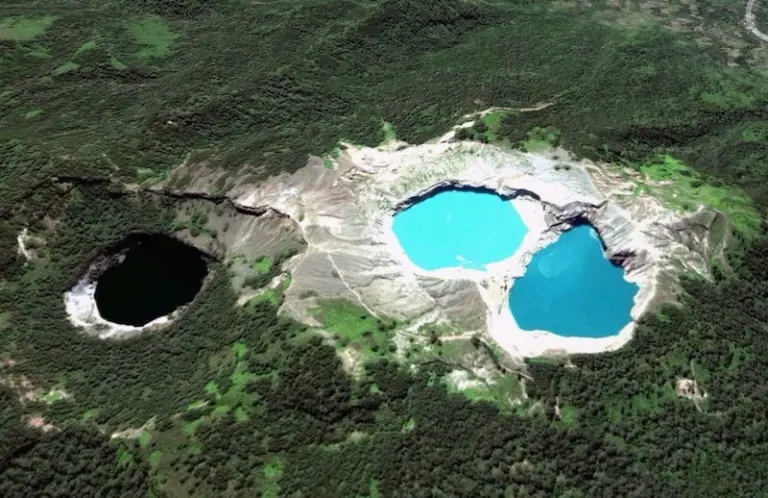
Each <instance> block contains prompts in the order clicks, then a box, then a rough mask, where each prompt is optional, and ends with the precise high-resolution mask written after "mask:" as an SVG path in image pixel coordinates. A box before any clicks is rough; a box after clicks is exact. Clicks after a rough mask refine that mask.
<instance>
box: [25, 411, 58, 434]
mask: <svg viewBox="0 0 768 498" xmlns="http://www.w3.org/2000/svg"><path fill="white" fill-rule="evenodd" d="M24 423H26V424H27V426H28V427H32V428H34V429H40V430H42V431H43V432H49V431H52V430H54V429H56V426H54V425H53V424H50V423H48V422H46V421H45V418H43V416H42V415H39V414H34V415H28V416H26V417H25V418H24Z"/></svg>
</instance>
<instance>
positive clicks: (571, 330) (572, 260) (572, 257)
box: [509, 225, 638, 337]
mask: <svg viewBox="0 0 768 498" xmlns="http://www.w3.org/2000/svg"><path fill="white" fill-rule="evenodd" d="M637 290H638V286H637V285H636V284H633V283H631V282H628V281H627V280H625V279H624V269H623V268H621V267H620V266H617V265H615V264H613V263H612V262H611V261H610V260H609V259H608V258H607V256H606V255H605V252H604V250H603V245H602V243H601V241H600V237H599V236H598V234H597V232H596V231H595V229H594V228H592V227H591V226H588V225H579V226H577V227H575V228H572V229H571V230H568V231H567V232H565V233H563V234H561V235H560V237H559V238H558V239H557V240H556V241H555V242H553V243H552V244H550V245H548V246H547V247H545V248H544V249H542V250H540V251H539V252H537V253H536V254H534V255H533V258H531V262H530V263H529V264H528V267H527V268H526V272H525V275H523V276H522V277H521V278H519V279H517V280H516V281H515V283H514V285H513V286H512V289H511V291H510V293H509V308H510V311H511V312H512V316H513V317H514V318H515V321H516V322H517V324H518V325H519V326H520V328H521V329H523V330H546V331H548V332H552V333H554V334H557V335H560V336H564V337H608V336H612V335H616V334H618V333H619V332H620V331H621V329H622V328H623V327H624V326H625V325H626V324H628V323H629V322H630V321H631V319H632V318H631V316H630V310H631V309H632V305H633V300H634V297H635V294H637Z"/></svg>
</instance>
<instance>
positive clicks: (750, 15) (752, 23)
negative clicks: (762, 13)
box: [744, 0, 768, 43]
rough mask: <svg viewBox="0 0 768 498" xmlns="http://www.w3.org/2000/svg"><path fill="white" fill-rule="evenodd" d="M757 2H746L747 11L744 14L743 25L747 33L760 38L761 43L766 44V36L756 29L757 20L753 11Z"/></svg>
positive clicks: (767, 39) (767, 38) (753, 0)
mask: <svg viewBox="0 0 768 498" xmlns="http://www.w3.org/2000/svg"><path fill="white" fill-rule="evenodd" d="M757 1H758V0H748V1H747V10H746V12H745V14H744V24H746V26H747V31H749V32H750V33H752V34H753V35H755V36H756V37H758V38H760V39H761V40H762V41H764V42H766V43H768V35H766V34H765V33H763V32H762V31H760V29H759V28H758V27H757V19H756V18H755V12H754V9H755V7H757Z"/></svg>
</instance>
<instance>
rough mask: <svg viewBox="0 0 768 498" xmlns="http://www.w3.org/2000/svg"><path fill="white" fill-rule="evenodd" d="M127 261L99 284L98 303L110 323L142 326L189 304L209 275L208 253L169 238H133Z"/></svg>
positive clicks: (110, 270)
mask: <svg viewBox="0 0 768 498" xmlns="http://www.w3.org/2000/svg"><path fill="white" fill-rule="evenodd" d="M120 246H122V247H123V248H125V249H124V252H123V254H124V259H123V261H122V262H119V263H116V264H114V265H113V266H111V267H110V268H108V269H107V270H106V271H105V272H104V273H103V274H102V275H101V277H99V279H98V282H97V284H96V295H95V299H96V305H97V306H98V308H99V313H100V314H101V316H102V317H103V318H104V319H105V320H107V321H110V322H113V323H120V324H124V325H133V326H137V327H139V326H142V325H145V324H146V323H148V322H150V321H152V320H154V319H155V318H158V317H161V316H165V315H167V314H169V313H171V312H172V311H174V310H175V309H177V308H178V307H179V306H182V305H184V304H187V303H189V302H191V301H192V300H193V299H194V297H195V296H196V295H197V293H198V292H199V291H200V288H201V287H202V285H203V280H204V279H205V276H206V275H207V273H208V265H207V261H206V255H205V254H204V253H202V252H201V251H199V250H197V249H195V248H194V247H191V246H189V245H187V244H184V243H183V242H180V241H178V240H176V239H174V238H172V237H168V236H166V235H148V234H139V235H132V236H131V237H129V238H128V239H126V240H125V241H124V242H123V243H121V244H120Z"/></svg>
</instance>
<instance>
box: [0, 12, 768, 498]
mask: <svg viewBox="0 0 768 498" xmlns="http://www.w3.org/2000/svg"><path fill="white" fill-rule="evenodd" d="M755 12H756V15H758V16H759V15H760V13H761V12H762V11H761V10H759V9H757V10H756V11H755ZM743 15H744V5H743V4H742V2H735V3H731V2H728V3H724V2H719V1H714V0H711V1H706V0H705V1H703V2H697V3H696V4H691V3H684V2H671V3H665V4H656V3H653V2H623V3H622V4H621V5H620V6H618V5H614V3H613V2H600V1H597V2H590V3H586V2H585V3H581V2H560V1H559V2H546V1H545V2H535V3H533V4H531V3H530V2H518V1H510V2H496V3H494V2H471V1H464V2H462V1H458V0H442V1H434V0H430V1H426V2H425V1H421V2H413V1H408V0H384V1H372V0H370V1H369V0H365V1H345V0H325V1H320V2H304V1H301V0H298V1H296V2H277V1H275V2H248V1H244V0H243V1H237V0H235V1H229V2H224V1H219V2H216V1H213V0H210V1H205V0H197V1H194V0H186V1H184V0H179V1H167V0H166V1H162V0H140V1H134V2H127V1H114V2H103V1H91V0H68V1H64V2H57V3H55V4H53V3H49V2H42V1H31V2H24V3H15V4H9V5H5V6H3V7H2V9H1V10H0V16H2V18H0V48H1V50H0V54H2V55H1V56H0V164H1V165H2V168H0V213H1V215H0V278H1V279H2V280H1V282H0V365H1V366H0V384H1V387H0V397H1V398H2V399H1V400H0V419H1V420H2V423H0V495H1V496H10V497H16V496H34V495H42V496H45V495H49V496H53V495H64V496H147V495H148V494H149V495H151V496H253V495H254V494H261V495H262V496H313V497H319V496H369V497H374V496H387V497H388V496H473V497H477V496H484V497H485V496H489V497H493V496H499V497H501V496H521V497H522V496H539V497H545V496H560V497H566V496H567V497H592V496H655V497H664V496H674V497H683V496H690V497H697V498H698V497H701V496H749V497H754V496H761V495H762V494H763V493H764V490H765V489H766V482H765V478H764V468H765V466H766V464H767V463H768V462H766V455H768V440H767V437H768V436H767V434H768V431H766V430H765V424H766V414H767V413H768V406H766V403H768V401H767V400H768V392H767V390H768V387H766V382H765V376H766V374H767V373H768V349H767V348H768V343H767V342H766V341H765V340H764V335H765V329H766V326H767V325H768V266H766V263H765V261H766V253H767V252H768V234H766V233H765V229H764V227H763V226H762V224H761V222H760V218H761V217H762V215H763V214H764V212H765V208H766V206H768V181H766V180H768V170H766V164H768V157H766V155H768V148H766V147H765V140H766V135H768V115H766V110H765V109H766V100H768V85H766V80H765V72H764V69H762V68H764V67H765V63H766V61H767V54H766V47H765V46H764V45H763V44H762V42H761V41H760V40H758V39H756V38H754V37H753V36H752V35H751V34H750V33H748V32H747V31H746V30H744V28H743V26H741V25H740V24H739V22H740V21H741V20H742V18H743ZM489 107H499V108H504V109H512V111H509V112H493V113H489V114H486V115H484V116H483V118H482V119H480V120H478V122H477V123H476V124H475V125H474V126H472V127H471V128H467V129H465V130H463V131H461V133H460V134H459V138H462V139H470V138H472V139H476V140H480V141H485V142H492V143H496V144H500V145H503V146H507V147H516V148H526V149H528V150H533V149H535V148H537V147H541V146H542V145H544V144H547V145H552V144H557V145H559V146H561V147H563V148H565V149H567V150H570V151H571V152H573V153H575V154H577V155H580V156H585V157H589V158H591V159H594V160H598V161H605V162H609V163H612V164H614V165H618V166H621V167H625V168H628V171H630V172H637V173H633V174H640V175H647V176H649V177H653V178H654V179H655V180H658V181H659V182H660V183H659V184H655V185H654V186H652V187H644V186H643V185H642V184H640V183H639V184H638V188H639V189H642V188H653V189H655V190H656V193H657V194H658V195H661V196H664V195H665V194H667V193H668V192H670V190H668V189H665V187H664V181H669V182H674V184H675V187H676V189H675V190H674V192H675V195H674V196H669V198H668V199H667V200H668V201H669V202H670V203H676V204H677V206H678V207H680V208H681V209H692V208H693V207H695V205H697V204H698V203H705V204H707V205H709V206H712V207H714V208H717V209H720V210H721V211H722V212H723V213H725V214H727V215H728V219H729V220H730V222H731V226H728V224H722V225H718V226H717V227H715V228H716V229H718V230H730V231H731V232H732V234H733V235H732V236H730V237H729V242H728V244H727V249H726V250H725V254H724V255H718V257H716V258H713V261H712V265H713V266H712V275H713V277H712V278H711V279H710V280H706V279H702V278H697V277H696V276H691V277H690V278H689V279H687V280H686V281H685V282H684V284H683V288H684V292H682V293H681V294H680V295H679V296H677V301H678V304H677V305H669V306H665V307H662V308H660V309H658V310H657V311H656V312H655V313H651V314H648V315H646V316H645V317H644V318H643V319H642V321H641V324H640V326H639V327H638V328H637V330H636V333H635V336H634V339H633V340H632V342H630V343H629V344H628V345H627V346H625V347H624V348H622V349H621V350H619V351H616V352H613V353H608V354H601V355H585V356H571V357H562V358H552V357H549V358H541V359H531V360H528V361H527V362H526V364H525V365H522V366H518V365H511V366H510V365H508V364H507V363H506V359H505V358H504V357H503V355H500V354H499V351H498V350H497V349H496V348H495V347H494V345H493V344H492V343H486V342H483V341H481V340H479V339H476V338H474V337H472V336H470V337H465V338H462V340H447V339H446V338H447V337H452V336H457V335H461V330H458V331H444V330H440V329H439V328H430V329H428V330H422V331H420V334H422V335H423V336H425V337H427V340H428V345H427V347H422V348H414V351H412V352H411V353H410V356H409V357H408V358H407V363H409V364H415V365H417V368H415V369H413V370H412V369H410V368H405V367H404V366H403V363H400V362H399V361H395V360H394V359H393V356H392V354H391V351H390V348H391V347H392V343H391V341H390V337H391V331H392V330H394V329H395V328H397V327H399V326H403V324H399V323H396V322H394V321H392V320H391V319H389V318H388V317H383V316H379V317H375V316H373V315H371V314H370V313H369V312H367V311H366V310H365V309H362V308H359V307H357V306H355V304H354V303H352V302H350V301H348V300H326V301H322V300H320V301H319V302H318V304H317V307H316V308H315V309H314V310H312V313H313V317H314V318H315V319H316V320H317V322H318V324H320V327H319V328H321V329H322V330H324V331H325V333H326V335H325V336H322V337H321V336H318V333H317V332H316V331H315V330H312V329H311V328H308V327H305V326H301V325H299V324H297V323H296V322H295V321H292V320H289V319H287V318H284V317H278V316H277V314H276V309H277V306H278V305H280V304H282V299H283V297H284V292H285V290H286V289H289V288H290V285H291V282H290V281H289V279H288V278H287V277H286V276H285V275H284V274H283V271H282V266H283V264H288V263H290V254H291V253H292V252H295V251H297V250H300V246H301V244H300V243H299V242H296V241H295V240H294V238H293V237H292V236H290V234H289V236H286V235H285V233H286V230H287V228H285V227H283V226H282V223H283V220H282V219H281V218H280V217H279V216H278V215H277V214H275V213H241V212H237V211H236V210H235V209H234V208H233V207H232V206H230V205H228V204H227V202H226V201H224V200H223V199H222V198H221V196H220V195H221V193H222V192H226V191H228V190H229V188H230V187H231V184H232V183H234V182H235V181H236V180H237V179H244V178H247V177H249V175H250V178H249V180H250V181H253V182H255V181H258V180H263V179H266V178H268V177H270V176H273V175H276V174H279V173H281V172H293V171H297V170H299V169H300V168H301V167H303V166H304V165H305V164H306V162H307V157H308V156H309V155H310V154H313V155H316V156H320V157H324V158H325V159H326V162H327V163H328V164H329V165H330V166H331V167H333V161H334V159H335V158H336V156H338V155H339V151H338V150H337V147H338V146H339V141H340V140H347V141H351V142H354V143H362V144H367V145H370V146H375V145H377V144H379V143H380V142H381V141H383V140H384V139H385V138H390V137H389V136H390V135H391V134H392V133H396V135H397V136H398V137H399V138H402V139H404V140H406V141H407V142H409V143H419V142H421V141H424V140H429V139H432V138H434V137H437V136H440V135H441V134H442V133H445V132H446V131H448V130H449V129H450V128H451V127H453V126H454V125H456V124H458V123H460V122H461V121H462V120H463V119H464V118H463V117H464V116H465V115H467V114H469V113H473V112H477V111H481V110H483V109H487V108H489ZM385 124H386V126H385ZM182 164H183V165H184V168H187V169H186V170H184V169H183V168H179V166H180V165H182ZM172 170H173V171H188V172H190V173H189V175H188V176H183V175H182V176H179V177H176V176H173V177H171V175H170V172H171V171H172ZM200 171H208V172H217V174H216V175H213V176H208V177H206V178H210V179H211V181H210V183H209V184H206V185H202V186H201V187H203V188H201V191H204V193H205V196H203V195H193V194H190V195H188V196H181V197H178V196H172V195H161V193H159V192H158V191H151V190H150V189H151V188H152V187H153V186H154V185H157V184H163V185H165V183H164V182H166V183H167V180H168V179H169V178H170V179H172V180H173V182H174V183H173V185H169V186H168V187H173V188H176V189H179V190H184V189H185V187H189V186H190V185H196V184H195V182H198V181H199V179H200V178H201V175H199V174H195V172H200ZM219 172H220V173H219ZM203 177H204V175H203ZM198 186H199V185H198ZM187 190H189V189H187ZM198 193H200V192H198ZM755 210H757V211H755ZM755 213H757V214H755ZM244 216H246V217H248V220H250V219H252V218H253V219H259V220H260V222H259V230H261V232H260V233H261V234H264V235H262V236H261V237H259V238H258V240H262V241H264V243H263V246H259V247H263V254H261V255H259V256H258V257H257V258H253V259H252V260H247V258H234V257H232V258H230V259H231V260H232V262H231V263H223V262H220V261H219V262H212V263H211V264H210V265H209V266H210V272H211V276H210V279H209V281H207V283H206V284H205V285H204V286H203V288H202V290H201V291H200V293H199V294H197V295H196V296H195V298H194V300H193V302H192V303H191V304H190V305H189V306H188V308H187V310H186V311H185V312H184V313H183V314H181V315H180V316H179V317H178V319H177V320H175V321H174V322H173V323H172V324H170V325H169V326H168V327H167V328H166V329H164V330H163V331H160V332H157V333H150V334H143V335H141V336H139V337H137V338H134V339H130V340H126V341H110V340H107V341H105V340H102V339H98V338H96V337H93V336H90V335H87V334H83V333H81V332H79V331H78V330H77V329H76V328H75V327H74V326H73V325H72V324H71V323H70V322H69V320H68V318H67V315H66V312H65V307H64V303H63V300H62V296H63V294H64V293H65V291H67V289H70V288H71V287H72V286H73V285H74V284H75V283H76V282H77V281H78V279H79V278H80V277H81V276H82V275H83V273H84V272H85V271H86V270H87V268H88V266H89V265H90V264H91V262H92V261H93V259H94V258H95V257H96V256H97V255H98V254H100V252H101V251H103V250H104V248H106V247H111V246H113V245H114V244H116V243H118V242H119V241H121V240H124V239H125V238H126V237H128V236H130V235H131V234H135V233H148V234H149V233H153V234H175V235H176V236H179V237H182V238H184V239H185V240H187V241H188V242H190V243H192V244H196V245H199V246H200V247H203V246H205V248H206V250H208V249H209V248H210V249H211V251H212V252H215V251H216V250H217V249H216V248H217V247H218V245H217V244H218V239H219V238H226V237H228V236H230V234H231V233H232V232H231V231H232V230H235V228H233V227H237V226H247V225H248V223H251V222H250V221H247V220H243V219H242V217H244ZM227 223H229V225H227ZM225 227H228V228H226V229H225ZM721 235H724V234H721ZM253 243H254V244H255V243H256V239H254V242H253ZM244 288H245V289H247V288H250V289H251V290H252V296H253V297H252V298H251V299H249V300H247V302H246V303H241V304H242V305H238V303H237V299H238V298H237V296H238V294H239V295H241V296H242V295H243V293H242V292H241V291H242V289H244ZM441 337H442V339H441ZM350 345H352V346H354V349H355V350H356V351H358V352H359V354H358V355H357V356H356V357H355V358H346V359H345V358H344V357H342V358H340V357H339V355H338V354H337V351H336V349H337V348H338V349H343V348H345V347H348V346H350ZM467 361H469V362H470V364H464V363H463V362H467ZM351 363H355V365H354V368H350V364H351ZM486 364H487V365H488V366H487V367H486V368H487V371H488V372H489V376H488V379H490V380H493V382H490V381H486V379H484V378H475V377H472V376H471V375H470V374H469V372H467V374H466V375H464V374H462V373H461V372H460V370H462V369H463V368H462V367H464V366H468V367H475V366H477V365H486ZM508 368H513V369H514V370H515V372H516V375H515V374H511V375H510V374H508V372H507V369H508ZM457 370H459V372H458V373H456V372H455V371H457ZM463 370H465V371H467V369H466V368H464V369H463ZM470 370H471V368H470ZM349 371H352V372H353V374H352V375H350V374H349V373H348V372H349ZM459 386H461V387H462V388H463V389H461V391H460V392H454V391H456V390H458V387H459ZM510 400H519V402H515V403H510V402H509V401H510ZM109 435H111V436H113V437H111V438H110V437H109Z"/></svg>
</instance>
